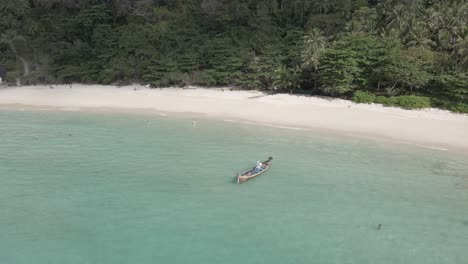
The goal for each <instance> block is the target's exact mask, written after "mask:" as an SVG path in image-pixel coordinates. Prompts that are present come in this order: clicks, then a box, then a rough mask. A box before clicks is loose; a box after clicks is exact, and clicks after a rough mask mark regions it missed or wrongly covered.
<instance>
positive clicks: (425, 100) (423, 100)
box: [395, 95, 431, 109]
mask: <svg viewBox="0 0 468 264" xmlns="http://www.w3.org/2000/svg"><path fill="white" fill-rule="evenodd" d="M395 103H396V105H397V106H400V107H402V108H405V109H422V108H429V107H431V99H430V98H429V97H425V96H416V95H402V96H399V97H397V100H396V102H395Z"/></svg>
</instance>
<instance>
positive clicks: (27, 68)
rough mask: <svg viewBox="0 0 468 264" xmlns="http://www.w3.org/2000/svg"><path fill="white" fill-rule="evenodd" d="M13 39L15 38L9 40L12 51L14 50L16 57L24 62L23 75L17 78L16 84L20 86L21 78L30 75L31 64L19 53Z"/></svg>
mask: <svg viewBox="0 0 468 264" xmlns="http://www.w3.org/2000/svg"><path fill="white" fill-rule="evenodd" d="M13 41H14V40H11V41H9V42H8V45H9V46H10V49H11V51H13V53H14V54H15V57H16V59H17V60H19V61H20V62H21V63H22V64H23V75H21V76H19V77H18V78H16V85H18V86H20V85H21V78H23V77H26V76H28V75H29V64H28V61H27V60H26V59H25V58H24V57H22V56H20V55H19V54H18V51H17V50H16V47H15V43H13Z"/></svg>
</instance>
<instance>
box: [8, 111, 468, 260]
mask: <svg viewBox="0 0 468 264" xmlns="http://www.w3.org/2000/svg"><path fill="white" fill-rule="evenodd" d="M147 120H149V121H150V123H149V124H147V123H146V121H147ZM268 156H273V157H274V160H273V166H272V168H271V170H270V171H268V172H267V173H266V174H264V175H261V176H260V177H258V178H256V179H254V180H252V181H249V182H247V183H245V184H243V185H237V184H235V183H234V173H235V172H236V171H242V170H244V169H246V168H248V167H249V166H251V165H254V164H255V161H256V160H257V159H264V158H266V157H268ZM378 224H382V229H381V230H376V226H377V225H378ZM467 260H468V157H467V156H459V155H455V154H450V153H447V152H440V151H435V150H428V149H422V148H412V147H410V146H398V145H392V144H389V143H380V142H376V141H367V140H363V139H355V138H351V137H337V136H335V135H327V134H324V133H323V132H315V131H291V130H285V129H275V128H268V127H261V126H255V125H245V124H236V123H226V122H221V121H211V120H205V119H199V121H198V125H197V127H193V126H192V121H191V119H189V118H186V117H172V116H169V117H161V116H156V115H154V116H151V115H146V116H138V115H130V114H128V115H125V114H106V113H94V114H90V113H71V112H68V113H67V112H27V111H24V112H22V111H0V263H14V264H22V263H28V264H29V263H37V264H45V263H47V264H55V263H57V264H59V263H60V264H63V263H68V264H73V263H96V264H101V263H102V264H107V263H109V264H116V263H244V264H246V263H281V264H284V263H330V264H332V263H333V264H344V263H356V264H363V263H383V264H386V263H388V264H395V263H412V264H419V263H421V264H423V263H424V264H430V263H437V264H441V263H451V264H452V263H460V264H462V263H468V262H467Z"/></svg>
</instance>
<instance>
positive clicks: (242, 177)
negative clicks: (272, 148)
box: [237, 157, 273, 184]
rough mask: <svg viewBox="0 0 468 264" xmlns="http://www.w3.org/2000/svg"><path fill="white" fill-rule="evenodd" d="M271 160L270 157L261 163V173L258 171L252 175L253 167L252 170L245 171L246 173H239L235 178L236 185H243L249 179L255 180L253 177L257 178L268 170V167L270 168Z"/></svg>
mask: <svg viewBox="0 0 468 264" xmlns="http://www.w3.org/2000/svg"><path fill="white" fill-rule="evenodd" d="M272 159H273V158H271V157H270V158H269V159H268V160H266V161H264V162H262V164H263V165H264V168H263V170H261V171H259V172H256V173H254V172H253V171H254V169H255V167H254V168H252V169H249V170H247V171H244V172H243V173H241V174H240V175H238V176H237V183H239V184H240V183H244V182H246V181H248V180H250V179H253V178H255V177H257V176H259V175H261V174H263V173H265V172H266V171H267V170H269V169H270V167H271V160H272Z"/></svg>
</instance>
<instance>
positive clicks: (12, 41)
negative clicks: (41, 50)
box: [0, 30, 30, 85]
mask: <svg viewBox="0 0 468 264" xmlns="http://www.w3.org/2000/svg"><path fill="white" fill-rule="evenodd" d="M17 42H23V43H24V45H25V46H27V42H26V39H25V38H24V37H23V36H21V35H18V34H17V33H16V32H15V31H13V30H8V31H6V32H5V33H3V34H2V35H0V44H2V43H4V44H7V45H8V47H10V50H11V51H12V52H13V54H14V55H15V57H16V59H17V60H18V61H20V62H21V64H22V65H23V75H21V76H19V77H18V78H16V83H17V85H21V78H22V77H26V76H28V75H29V72H30V71H29V63H28V61H27V60H26V59H25V58H24V57H23V56H21V54H20V52H18V49H17Z"/></svg>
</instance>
